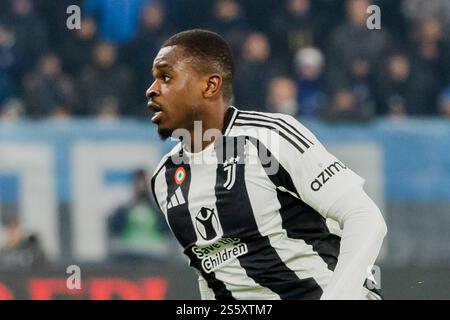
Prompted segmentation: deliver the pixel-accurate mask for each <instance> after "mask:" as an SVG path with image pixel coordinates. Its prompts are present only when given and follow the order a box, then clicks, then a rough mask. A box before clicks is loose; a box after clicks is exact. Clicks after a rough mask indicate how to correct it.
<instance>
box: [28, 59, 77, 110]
mask: <svg viewBox="0 0 450 320" xmlns="http://www.w3.org/2000/svg"><path fill="white" fill-rule="evenodd" d="M23 86H24V90H25V103H26V107H27V114H29V115H30V116H33V117H43V116H48V115H49V114H50V113H51V112H52V109H53V108H54V107H55V106H56V105H59V104H61V103H62V104H66V105H69V106H74V105H75V104H76V99H77V96H76V92H75V87H74V83H73V80H72V78H71V77H69V76H68V75H66V74H64V73H63V72H62V70H61V61H60V58H59V57H58V56H57V55H56V54H54V53H46V54H44V55H43V56H42V57H41V58H40V59H39V61H38V64H37V67H36V69H35V70H34V71H33V72H31V73H29V74H28V75H26V77H25V79H24V82H23Z"/></svg>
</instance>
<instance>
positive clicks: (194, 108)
mask: <svg viewBox="0 0 450 320" xmlns="http://www.w3.org/2000/svg"><path fill="white" fill-rule="evenodd" d="M183 50H184V49H183V48H182V47H180V46H171V47H163V48H161V50H160V51H159V52H158V54H157V56H156V58H155V60H154V61H153V69H152V73H153V78H154V81H153V83H152V84H151V86H150V87H149V88H148V89H147V92H146V96H147V97H148V98H149V102H148V108H149V109H150V110H151V111H154V112H155V115H154V116H153V117H152V122H153V123H155V124H157V125H158V133H159V134H160V136H161V138H162V139H166V138H168V137H169V136H170V135H171V134H172V132H173V131H174V130H175V129H179V128H183V129H187V130H192V128H193V125H194V120H196V115H197V112H198V109H199V107H200V105H201V103H202V99H203V95H202V85H203V83H205V82H203V80H204V79H203V77H202V76H201V75H200V74H199V73H198V72H197V71H196V70H195V69H194V68H193V67H192V58H189V57H186V56H185V55H183Z"/></svg>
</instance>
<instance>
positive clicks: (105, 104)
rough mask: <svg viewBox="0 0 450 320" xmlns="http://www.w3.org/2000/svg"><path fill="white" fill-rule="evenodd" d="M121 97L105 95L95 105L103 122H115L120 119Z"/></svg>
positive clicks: (98, 117)
mask: <svg viewBox="0 0 450 320" xmlns="http://www.w3.org/2000/svg"><path fill="white" fill-rule="evenodd" d="M119 109H120V107H119V99H118V98H117V97H114V96H105V97H103V98H102V99H101V100H100V101H98V103H97V105H96V106H95V110H96V113H97V119H98V120H100V121H102V122H115V121H118V120H119Z"/></svg>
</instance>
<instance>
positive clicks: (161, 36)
mask: <svg viewBox="0 0 450 320" xmlns="http://www.w3.org/2000/svg"><path fill="white" fill-rule="evenodd" d="M172 33H173V30H172V28H171V26H170V24H168V23H167V21H166V13H165V10H164V8H163V7H162V6H161V5H160V4H151V5H148V6H146V7H145V9H144V10H143V12H142V15H141V24H140V26H139V30H138V32H137V34H136V36H135V37H134V38H133V39H132V40H131V41H130V42H129V43H128V44H127V45H126V46H125V47H124V50H123V52H124V58H125V61H126V62H127V63H128V64H129V65H130V66H131V67H132V68H133V74H134V77H135V80H136V87H135V91H136V92H135V93H134V94H135V96H136V97H138V98H141V99H140V102H141V103H140V106H138V107H137V108H136V109H135V111H133V112H129V113H132V114H134V115H139V116H144V115H145V111H146V109H145V108H143V107H142V106H144V105H145V101H146V98H145V94H144V93H145V91H146V89H147V88H148V86H149V84H150V83H151V82H152V72H151V70H152V65H153V60H152V57H155V56H156V54H157V53H158V50H159V48H160V46H161V45H162V43H163V42H164V41H165V40H166V39H167V38H169V37H170V36H171V35H172Z"/></svg>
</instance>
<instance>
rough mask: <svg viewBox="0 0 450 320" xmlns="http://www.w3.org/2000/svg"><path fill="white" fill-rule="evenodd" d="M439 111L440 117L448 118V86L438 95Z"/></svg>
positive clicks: (449, 113) (449, 98)
mask: <svg viewBox="0 0 450 320" xmlns="http://www.w3.org/2000/svg"><path fill="white" fill-rule="evenodd" d="M439 113H440V114H441V116H442V117H444V118H446V119H450V86H448V87H446V88H445V89H444V90H443V91H442V92H441V94H440V95H439Z"/></svg>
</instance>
